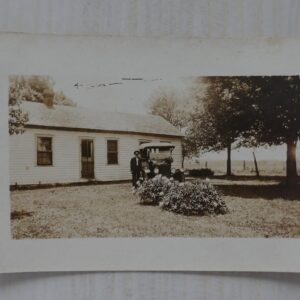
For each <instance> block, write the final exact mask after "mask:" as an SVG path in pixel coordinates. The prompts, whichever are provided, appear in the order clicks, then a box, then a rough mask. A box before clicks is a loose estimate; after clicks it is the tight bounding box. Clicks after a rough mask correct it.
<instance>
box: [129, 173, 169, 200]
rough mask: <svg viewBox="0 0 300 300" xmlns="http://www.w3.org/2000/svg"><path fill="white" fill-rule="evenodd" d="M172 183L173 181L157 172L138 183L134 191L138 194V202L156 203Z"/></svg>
mask: <svg viewBox="0 0 300 300" xmlns="http://www.w3.org/2000/svg"><path fill="white" fill-rule="evenodd" d="M173 184H174V181H173V180H172V179H169V178H167V177H165V176H162V175H161V174H159V175H156V176H155V177H154V178H152V179H148V180H146V181H144V182H143V183H142V184H140V185H139V186H138V187H137V189H136V190H135V193H136V195H138V197H139V199H140V203H142V204H149V205H158V204H159V202H161V201H162V198H163V197H164V196H165V195H166V193H167V192H168V190H169V189H170V187H171V186H172V185H173Z"/></svg>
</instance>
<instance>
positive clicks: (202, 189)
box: [161, 181, 228, 216]
mask: <svg viewBox="0 0 300 300" xmlns="http://www.w3.org/2000/svg"><path fill="white" fill-rule="evenodd" d="M161 207H162V208H163V209H165V210H168V211H172V212H174V213H177V214H183V215H188V216H189V215H207V214H225V213H226V212H227V211H228V208H227V206H226V204H225V202H224V201H223V200H222V198H221V196H220V195H219V193H218V192H217V190H216V189H215V188H214V187H213V186H212V185H211V184H210V183H209V182H203V181H196V182H194V183H191V182H186V183H175V184H173V185H171V187H170V188H169V190H168V193H166V194H165V195H164V197H163V200H162V202H161Z"/></svg>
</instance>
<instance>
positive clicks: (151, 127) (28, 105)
mask: <svg viewBox="0 0 300 300" xmlns="http://www.w3.org/2000/svg"><path fill="white" fill-rule="evenodd" d="M22 108H23V109H24V111H26V112H27V113H28V114H29V121H28V123H27V125H26V126H28V127H45V128H53V129H64V130H80V131H109V132H124V133H125V132H130V133H141V134H155V135H167V136H182V135H183V134H182V133H181V132H180V131H179V130H178V129H177V128H176V127H174V126H173V125H171V124H170V123H169V122H167V121H166V120H165V119H163V118H162V117H159V116H153V115H142V114H140V115H139V114H132V113H123V112H122V113H121V112H111V111H104V110H97V109H92V110H91V109H86V108H82V107H71V106H64V105H54V106H53V108H48V107H47V106H46V105H45V104H43V103H36V102H28V101H24V102H23V103H22Z"/></svg>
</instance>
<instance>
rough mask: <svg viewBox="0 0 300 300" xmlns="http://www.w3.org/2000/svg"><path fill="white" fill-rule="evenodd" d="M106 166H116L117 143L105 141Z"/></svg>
mask: <svg viewBox="0 0 300 300" xmlns="http://www.w3.org/2000/svg"><path fill="white" fill-rule="evenodd" d="M107 164H108V165H117V164H118V141H117V140H107Z"/></svg>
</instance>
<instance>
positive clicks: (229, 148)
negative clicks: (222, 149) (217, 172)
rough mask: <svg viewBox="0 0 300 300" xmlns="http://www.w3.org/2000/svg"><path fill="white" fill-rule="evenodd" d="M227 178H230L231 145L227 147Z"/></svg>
mask: <svg viewBox="0 0 300 300" xmlns="http://www.w3.org/2000/svg"><path fill="white" fill-rule="evenodd" d="M226 174H227V176H231V175H232V173H231V144H228V146H227V173H226Z"/></svg>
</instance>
